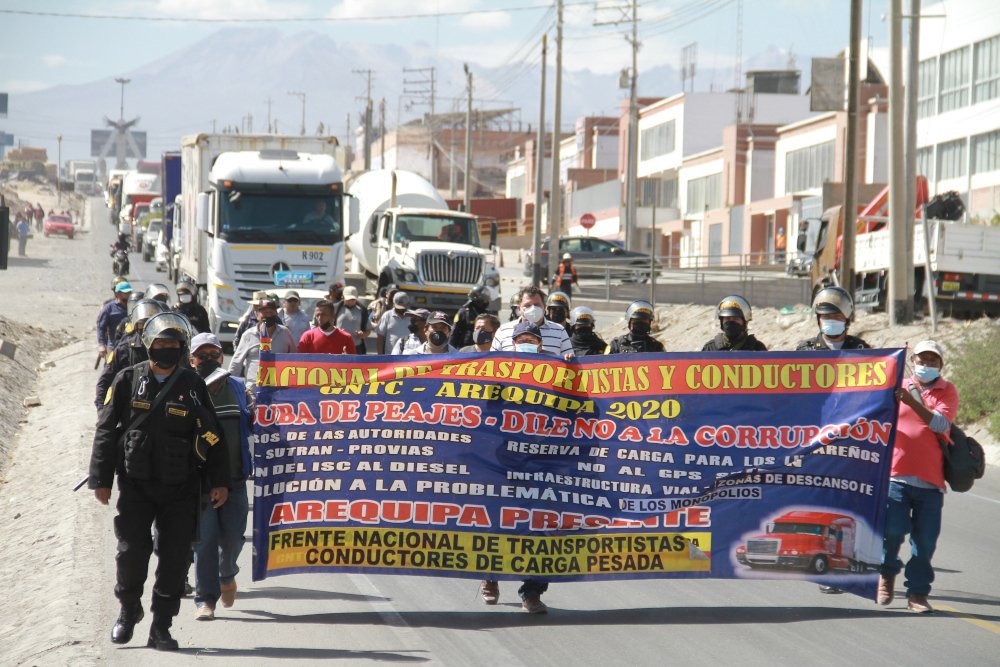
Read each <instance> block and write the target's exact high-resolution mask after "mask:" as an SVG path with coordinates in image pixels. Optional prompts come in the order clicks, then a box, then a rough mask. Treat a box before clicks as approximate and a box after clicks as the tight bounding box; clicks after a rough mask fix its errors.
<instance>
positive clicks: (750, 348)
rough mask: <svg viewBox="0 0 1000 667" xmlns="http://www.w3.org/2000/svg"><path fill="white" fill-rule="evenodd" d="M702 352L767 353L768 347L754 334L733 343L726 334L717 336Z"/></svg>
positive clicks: (706, 344)
mask: <svg viewBox="0 0 1000 667" xmlns="http://www.w3.org/2000/svg"><path fill="white" fill-rule="evenodd" d="M701 351H702V352H767V345H764V343H762V342H760V341H759V340H757V339H756V338H755V337H754V335H753V334H747V335H746V336H744V337H743V338H742V339H740V340H738V341H731V340H729V339H728V338H726V334H722V333H720V334H717V335H716V336H715V338H713V339H712V340H710V341H708V342H707V343H705V346H704V347H702V348H701Z"/></svg>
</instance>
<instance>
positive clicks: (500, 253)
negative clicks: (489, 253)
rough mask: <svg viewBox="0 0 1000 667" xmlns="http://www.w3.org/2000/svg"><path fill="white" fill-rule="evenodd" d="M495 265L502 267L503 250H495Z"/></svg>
mask: <svg viewBox="0 0 1000 667" xmlns="http://www.w3.org/2000/svg"><path fill="white" fill-rule="evenodd" d="M497 255H498V257H497V266H498V267H499V268H501V269H502V268H503V250H497Z"/></svg>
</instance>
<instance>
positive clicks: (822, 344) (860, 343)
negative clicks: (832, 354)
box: [795, 333, 871, 352]
mask: <svg viewBox="0 0 1000 667" xmlns="http://www.w3.org/2000/svg"><path fill="white" fill-rule="evenodd" d="M869 348H871V345H869V344H868V343H867V342H865V341H864V340H862V339H860V338H858V337H857V336H851V335H850V334H848V335H847V336H845V337H844V344H843V346H841V348H840V349H842V350H867V349H869ZM832 349H833V348H832V347H830V346H829V345H827V344H826V340H825V339H824V338H823V334H821V333H820V334H816V335H815V336H813V337H812V338H809V339H806V340H804V341H802V342H800V343H799V344H798V345H796V346H795V351H796V352H800V351H802V350H832Z"/></svg>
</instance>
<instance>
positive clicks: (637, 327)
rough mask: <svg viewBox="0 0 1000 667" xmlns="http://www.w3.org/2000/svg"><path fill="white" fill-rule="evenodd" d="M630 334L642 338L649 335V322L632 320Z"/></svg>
mask: <svg viewBox="0 0 1000 667" xmlns="http://www.w3.org/2000/svg"><path fill="white" fill-rule="evenodd" d="M631 329H632V335H633V336H638V337H640V338H643V337H645V336H648V335H649V322H633V323H632V327H631Z"/></svg>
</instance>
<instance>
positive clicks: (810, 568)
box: [735, 510, 876, 574]
mask: <svg viewBox="0 0 1000 667" xmlns="http://www.w3.org/2000/svg"><path fill="white" fill-rule="evenodd" d="M858 538H859V535H858V524H857V521H856V520H855V519H854V517H851V516H848V515H846V514H836V513H833V512H819V511H803V510H795V511H791V512H786V513H785V514H782V515H781V516H779V517H777V518H776V519H774V520H772V521H771V522H770V523H768V524H767V532H766V533H765V534H762V535H752V536H750V537H748V538H746V543H745V544H741V545H739V546H738V547H736V554H735V555H736V560H737V561H738V562H739V563H741V564H743V565H746V566H748V567H751V568H765V567H766V568H778V569H787V570H804V571H806V572H809V573H811V574H826V573H827V572H831V571H833V570H841V571H847V572H856V573H860V572H865V571H866V570H869V569H873V568H875V567H876V565H875V564H874V563H872V562H866V559H865V558H864V556H862V555H861V553H860V550H859V546H860V545H859V541H860V540H859V539H858Z"/></svg>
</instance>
